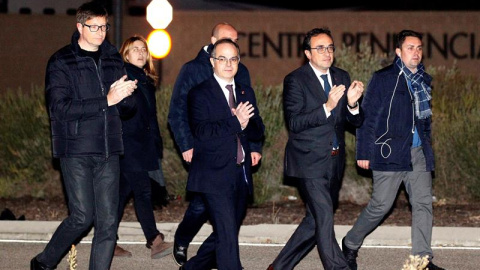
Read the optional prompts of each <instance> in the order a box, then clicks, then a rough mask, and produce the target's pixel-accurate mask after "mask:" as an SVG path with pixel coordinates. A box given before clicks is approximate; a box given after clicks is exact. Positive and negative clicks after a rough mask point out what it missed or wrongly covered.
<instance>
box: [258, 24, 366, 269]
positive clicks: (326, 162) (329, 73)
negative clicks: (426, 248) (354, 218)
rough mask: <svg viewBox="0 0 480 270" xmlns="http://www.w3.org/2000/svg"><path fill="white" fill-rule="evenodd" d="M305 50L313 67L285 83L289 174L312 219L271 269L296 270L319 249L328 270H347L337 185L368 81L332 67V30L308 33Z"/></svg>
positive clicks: (293, 74) (306, 67)
mask: <svg viewBox="0 0 480 270" xmlns="http://www.w3.org/2000/svg"><path fill="white" fill-rule="evenodd" d="M303 49H304V52H305V55H306V57H307V58H308V60H309V63H307V64H305V65H304V66H302V67H300V68H298V69H296V70H295V71H293V72H291V73H290V74H288V75H287V76H286V77H285V79H284V88H283V105H284V112H285V118H286V123H287V127H288V131H289V139H288V142H287V146H286V149H285V164H284V170H285V176H287V177H291V178H293V179H294V180H295V181H296V182H297V183H298V189H299V193H300V195H301V196H302V199H303V200H304V202H305V204H306V215H305V217H304V218H303V220H302V222H301V223H300V225H299V226H298V228H297V229H296V231H295V232H294V234H293V235H292V237H291V238H290V239H289V240H288V242H287V244H286V245H285V247H284V248H283V249H282V251H281V252H280V254H279V255H278V256H277V258H276V259H275V260H274V262H273V264H271V265H270V266H269V267H268V269H275V270H288V269H293V268H294V267H295V266H296V265H297V264H298V263H299V262H300V260H301V259H302V258H304V257H305V256H306V255H307V254H308V253H309V252H310V251H311V250H312V249H313V248H314V247H315V245H316V246H317V249H318V253H319V255H320V259H321V261H322V264H323V267H324V268H325V269H329V270H339V269H342V270H346V269H349V268H348V265H347V262H346V260H345V257H344V256H343V254H342V251H341V250H340V247H339V245H338V243H337V241H336V239H335V232H334V229H333V205H332V198H331V197H332V196H331V192H332V190H331V187H332V186H334V185H335V184H336V183H337V182H338V181H340V179H339V177H340V176H341V174H342V172H343V169H344V164H345V139H344V138H345V137H344V133H345V125H346V123H347V122H349V123H351V124H352V125H353V126H360V125H361V123H362V119H363V116H362V113H361V111H360V108H359V106H358V99H359V98H360V97H361V96H362V93H363V83H362V82H360V81H353V82H352V83H351V84H350V76H349V74H348V73H347V72H346V71H344V70H342V69H339V68H336V67H333V66H332V64H333V60H334V52H335V46H334V44H333V38H332V35H331V32H330V30H328V29H326V28H322V29H319V28H315V29H313V30H311V31H310V32H308V33H307V35H306V36H305V39H304V41H303ZM347 89H348V90H347Z"/></svg>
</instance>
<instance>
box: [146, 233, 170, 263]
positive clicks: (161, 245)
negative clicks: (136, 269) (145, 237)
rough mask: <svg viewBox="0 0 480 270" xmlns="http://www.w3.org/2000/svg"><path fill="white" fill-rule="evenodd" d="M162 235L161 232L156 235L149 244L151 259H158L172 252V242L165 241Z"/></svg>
mask: <svg viewBox="0 0 480 270" xmlns="http://www.w3.org/2000/svg"><path fill="white" fill-rule="evenodd" d="M162 236H163V234H159V235H157V237H155V239H154V240H153V241H152V244H151V245H150V249H151V250H152V255H151V257H152V259H160V258H163V257H165V256H167V255H169V254H170V253H172V249H173V248H172V247H173V243H171V242H165V241H164V240H163V237H162Z"/></svg>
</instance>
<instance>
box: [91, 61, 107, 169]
mask: <svg viewBox="0 0 480 270" xmlns="http://www.w3.org/2000/svg"><path fill="white" fill-rule="evenodd" d="M92 61H93V64H94V65H95V70H96V71H97V77H98V81H99V82H100V87H101V88H102V95H103V96H106V94H105V87H104V85H103V83H102V79H101V76H100V70H99V69H98V67H99V66H101V65H102V59H98V66H97V63H95V60H94V59H93V58H92ZM103 120H104V121H105V125H104V126H105V127H104V129H103V135H104V141H105V160H107V159H108V157H109V155H110V153H109V149H108V132H107V130H108V121H107V109H103Z"/></svg>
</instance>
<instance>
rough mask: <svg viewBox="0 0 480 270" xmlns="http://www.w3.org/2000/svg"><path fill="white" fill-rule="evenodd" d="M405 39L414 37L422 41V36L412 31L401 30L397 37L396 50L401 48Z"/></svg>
mask: <svg viewBox="0 0 480 270" xmlns="http://www.w3.org/2000/svg"><path fill="white" fill-rule="evenodd" d="M407 37H416V38H418V39H420V40H422V38H423V35H422V34H421V33H419V32H415V31H413V30H408V29H407V30H402V31H400V33H398V35H397V48H399V49H401V48H402V45H403V42H405V39H406V38H407Z"/></svg>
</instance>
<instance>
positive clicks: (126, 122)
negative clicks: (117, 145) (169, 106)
mask: <svg viewBox="0 0 480 270" xmlns="http://www.w3.org/2000/svg"><path fill="white" fill-rule="evenodd" d="M125 67H126V69H127V74H128V78H129V79H130V80H134V79H137V80H138V83H137V89H136V90H135V91H134V92H133V95H132V97H134V98H135V102H136V104H137V111H136V113H135V114H133V115H130V116H128V117H123V118H122V132H123V135H122V137H123V145H124V149H125V150H124V151H125V154H124V155H123V156H121V157H120V166H121V169H122V171H125V172H138V171H154V170H157V169H158V168H159V162H158V159H160V158H162V152H163V145H162V137H161V135H160V128H159V126H158V120H157V109H156V104H157V102H156V98H155V90H156V88H155V85H154V84H153V80H152V79H150V78H149V77H148V76H147V75H146V74H145V72H144V71H143V69H141V68H138V67H136V66H134V65H132V64H129V63H126V64H125Z"/></svg>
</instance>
